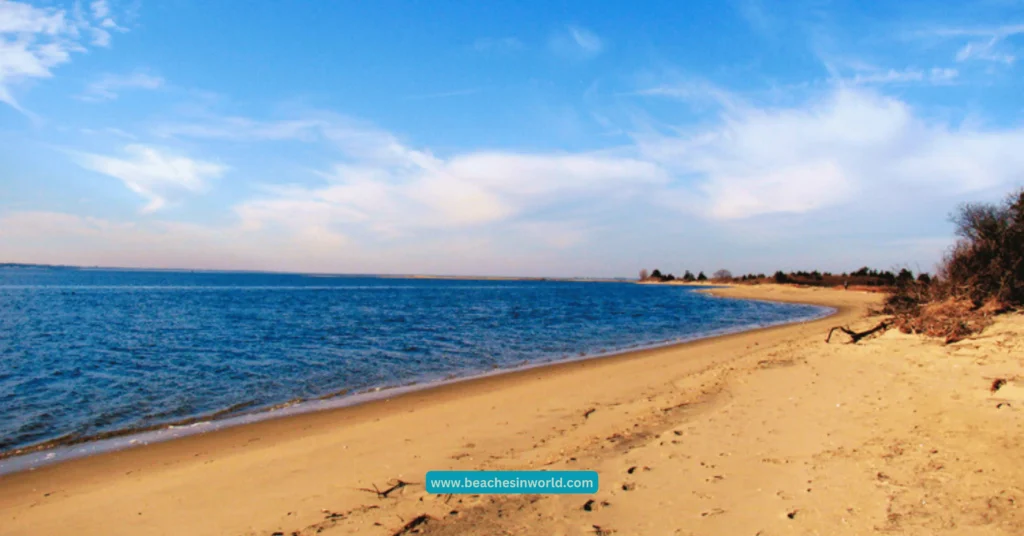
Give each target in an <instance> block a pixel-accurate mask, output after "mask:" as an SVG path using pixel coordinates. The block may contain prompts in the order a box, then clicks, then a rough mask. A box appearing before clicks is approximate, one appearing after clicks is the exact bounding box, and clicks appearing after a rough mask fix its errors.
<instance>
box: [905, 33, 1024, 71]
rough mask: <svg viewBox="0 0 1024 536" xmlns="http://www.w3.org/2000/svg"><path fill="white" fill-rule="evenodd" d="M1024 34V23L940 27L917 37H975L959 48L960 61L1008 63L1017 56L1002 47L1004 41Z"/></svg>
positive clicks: (916, 35)
mask: <svg viewBox="0 0 1024 536" xmlns="http://www.w3.org/2000/svg"><path fill="white" fill-rule="evenodd" d="M1020 34H1024V24H1004V25H1001V26H991V27H959V28H958V27H952V28H938V29H933V30H929V31H924V32H917V33H916V34H915V35H914V36H915V37H917V38H939V39H960V38H969V39H973V40H972V41H968V42H967V43H965V44H964V45H963V46H962V47H961V48H960V49H958V50H957V53H956V56H955V57H956V60H957V61H960V62H964V61H968V60H982V61H990V62H996V63H1003V64H1006V65H1010V64H1012V63H1013V62H1014V61H1016V59H1017V58H1016V56H1015V55H1014V54H1012V53H1010V52H1006V51H1005V50H1001V48H1005V46H1003V43H1004V42H1005V41H1006V40H1007V39H1008V38H1010V37H1014V36H1017V35H1020Z"/></svg>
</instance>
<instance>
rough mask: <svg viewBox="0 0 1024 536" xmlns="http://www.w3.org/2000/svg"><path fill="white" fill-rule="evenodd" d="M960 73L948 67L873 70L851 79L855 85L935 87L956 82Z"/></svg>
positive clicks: (858, 74)
mask: <svg viewBox="0 0 1024 536" xmlns="http://www.w3.org/2000/svg"><path fill="white" fill-rule="evenodd" d="M959 75H960V73H959V71H957V70H956V69H952V68H948V67H945V68H943V67H933V68H932V69H930V70H927V71H925V70H921V69H914V68H910V69H905V70H902V71H901V70H896V69H888V70H885V71H882V70H871V71H864V72H860V73H857V74H856V75H854V76H853V77H852V78H850V79H849V82H850V83H851V84H855V85H881V84H906V83H929V84H935V85H941V84H948V83H950V82H952V81H953V80H955V79H956V78H957V76H959Z"/></svg>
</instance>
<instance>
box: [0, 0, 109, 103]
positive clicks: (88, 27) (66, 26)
mask: <svg viewBox="0 0 1024 536" xmlns="http://www.w3.org/2000/svg"><path fill="white" fill-rule="evenodd" d="M91 13H92V15H91V17H90V16H87V15H86V14H84V13H82V12H81V10H80V9H79V7H78V5H77V4H76V6H75V9H74V10H73V11H71V12H68V11H67V10H64V9H58V8H51V7H35V6H33V5H31V4H27V3H23V2H13V1H6V0H5V1H2V2H0V102H4V103H6V104H7V105H9V106H11V107H13V108H15V109H17V110H19V111H23V112H25V109H24V108H23V107H22V106H21V105H20V104H19V102H18V100H17V99H16V98H15V97H14V94H13V88H14V86H16V85H17V84H19V83H21V82H24V81H26V80H31V79H40V78H50V77H51V76H53V72H52V70H53V68H55V67H57V66H58V65H61V64H63V63H67V62H69V61H70V60H71V54H72V53H77V52H84V51H85V50H86V46H85V41H84V35H85V34H89V35H91V36H92V40H91V41H90V42H89V44H92V45H94V46H108V45H109V44H110V33H109V31H108V29H113V28H117V24H116V23H115V22H114V20H113V19H112V18H111V17H110V10H109V8H108V7H107V5H106V3H105V2H102V1H100V2H94V5H93V9H92V12H91ZM99 14H102V15H103V16H102V17H100V16H99Z"/></svg>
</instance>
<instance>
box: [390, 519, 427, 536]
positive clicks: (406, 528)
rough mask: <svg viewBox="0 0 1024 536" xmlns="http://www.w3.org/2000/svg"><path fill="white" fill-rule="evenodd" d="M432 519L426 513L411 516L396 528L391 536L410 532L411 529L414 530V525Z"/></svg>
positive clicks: (401, 535)
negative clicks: (409, 519) (406, 521)
mask: <svg viewBox="0 0 1024 536" xmlns="http://www.w3.org/2000/svg"><path fill="white" fill-rule="evenodd" d="M432 519H434V518H432V517H430V516H428V515H427V514H420V515H418V516H416V517H414V518H412V521H410V522H408V523H406V524H405V525H404V526H403V527H402V528H400V529H398V532H396V533H394V534H393V535H392V536H403V535H405V534H412V532H413V530H415V529H416V527H418V526H420V525H422V524H424V523H426V522H427V521H430V520H432Z"/></svg>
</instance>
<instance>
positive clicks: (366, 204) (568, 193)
mask: <svg viewBox="0 0 1024 536" xmlns="http://www.w3.org/2000/svg"><path fill="white" fill-rule="evenodd" d="M349 150H351V147H349ZM350 154H351V153H350ZM365 154H366V158H365V159H360V160H357V161H356V162H354V163H345V164H338V165H337V166H336V167H335V169H334V170H333V171H332V172H331V173H328V174H325V179H326V180H327V184H325V185H323V186H319V187H304V188H299V187H293V188H288V189H284V190H277V191H276V192H274V194H275V195H273V196H270V197H266V198H263V199H257V200H253V201H249V202H246V203H243V204H242V205H240V206H238V207H236V212H237V213H238V215H239V217H240V218H241V219H242V220H243V221H244V222H245V223H246V226H247V227H262V226H265V225H268V224H272V225H276V226H286V227H293V228H297V229H305V228H331V227H334V226H351V225H355V226H357V227H359V228H361V229H366V230H370V231H372V232H375V233H379V234H384V235H392V236H393V235H401V234H405V233H410V232H414V231H422V230H423V229H443V228H448V229H451V228H460V227H479V226H486V225H490V224H496V223H499V222H507V221H509V220H511V219H514V218H516V217H518V216H522V215H526V214H529V213H531V212H535V211H539V210H543V209H545V208H551V207H555V206H557V205H558V204H559V203H564V202H565V201H566V200H567V199H572V200H577V201H579V200H584V199H588V200H591V201H593V202H595V204H600V203H607V202H608V194H609V193H610V192H615V194H616V195H615V198H618V199H623V198H628V197H630V196H631V195H635V194H636V193H638V191H642V190H644V189H645V188H647V187H650V186H653V185H659V184H664V183H665V182H666V181H667V180H668V178H667V176H666V175H665V173H664V172H663V171H662V170H661V169H660V168H659V167H658V166H657V165H654V164H651V163H648V162H642V161H639V160H636V159H632V158H624V157H615V156H607V155H600V154H581V155H561V154H545V155H526V154H515V153H470V154H465V155H459V156H455V157H452V158H450V159H439V158H436V157H434V156H433V155H430V154H429V153H425V152H422V151H416V150H412V149H408V148H405V147H404V146H401V145H399V146H397V147H396V146H391V145H390V144H389V145H386V146H385V147H381V148H377V149H373V150H369V151H367V152H366V153H365ZM385 156H386V157H385Z"/></svg>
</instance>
